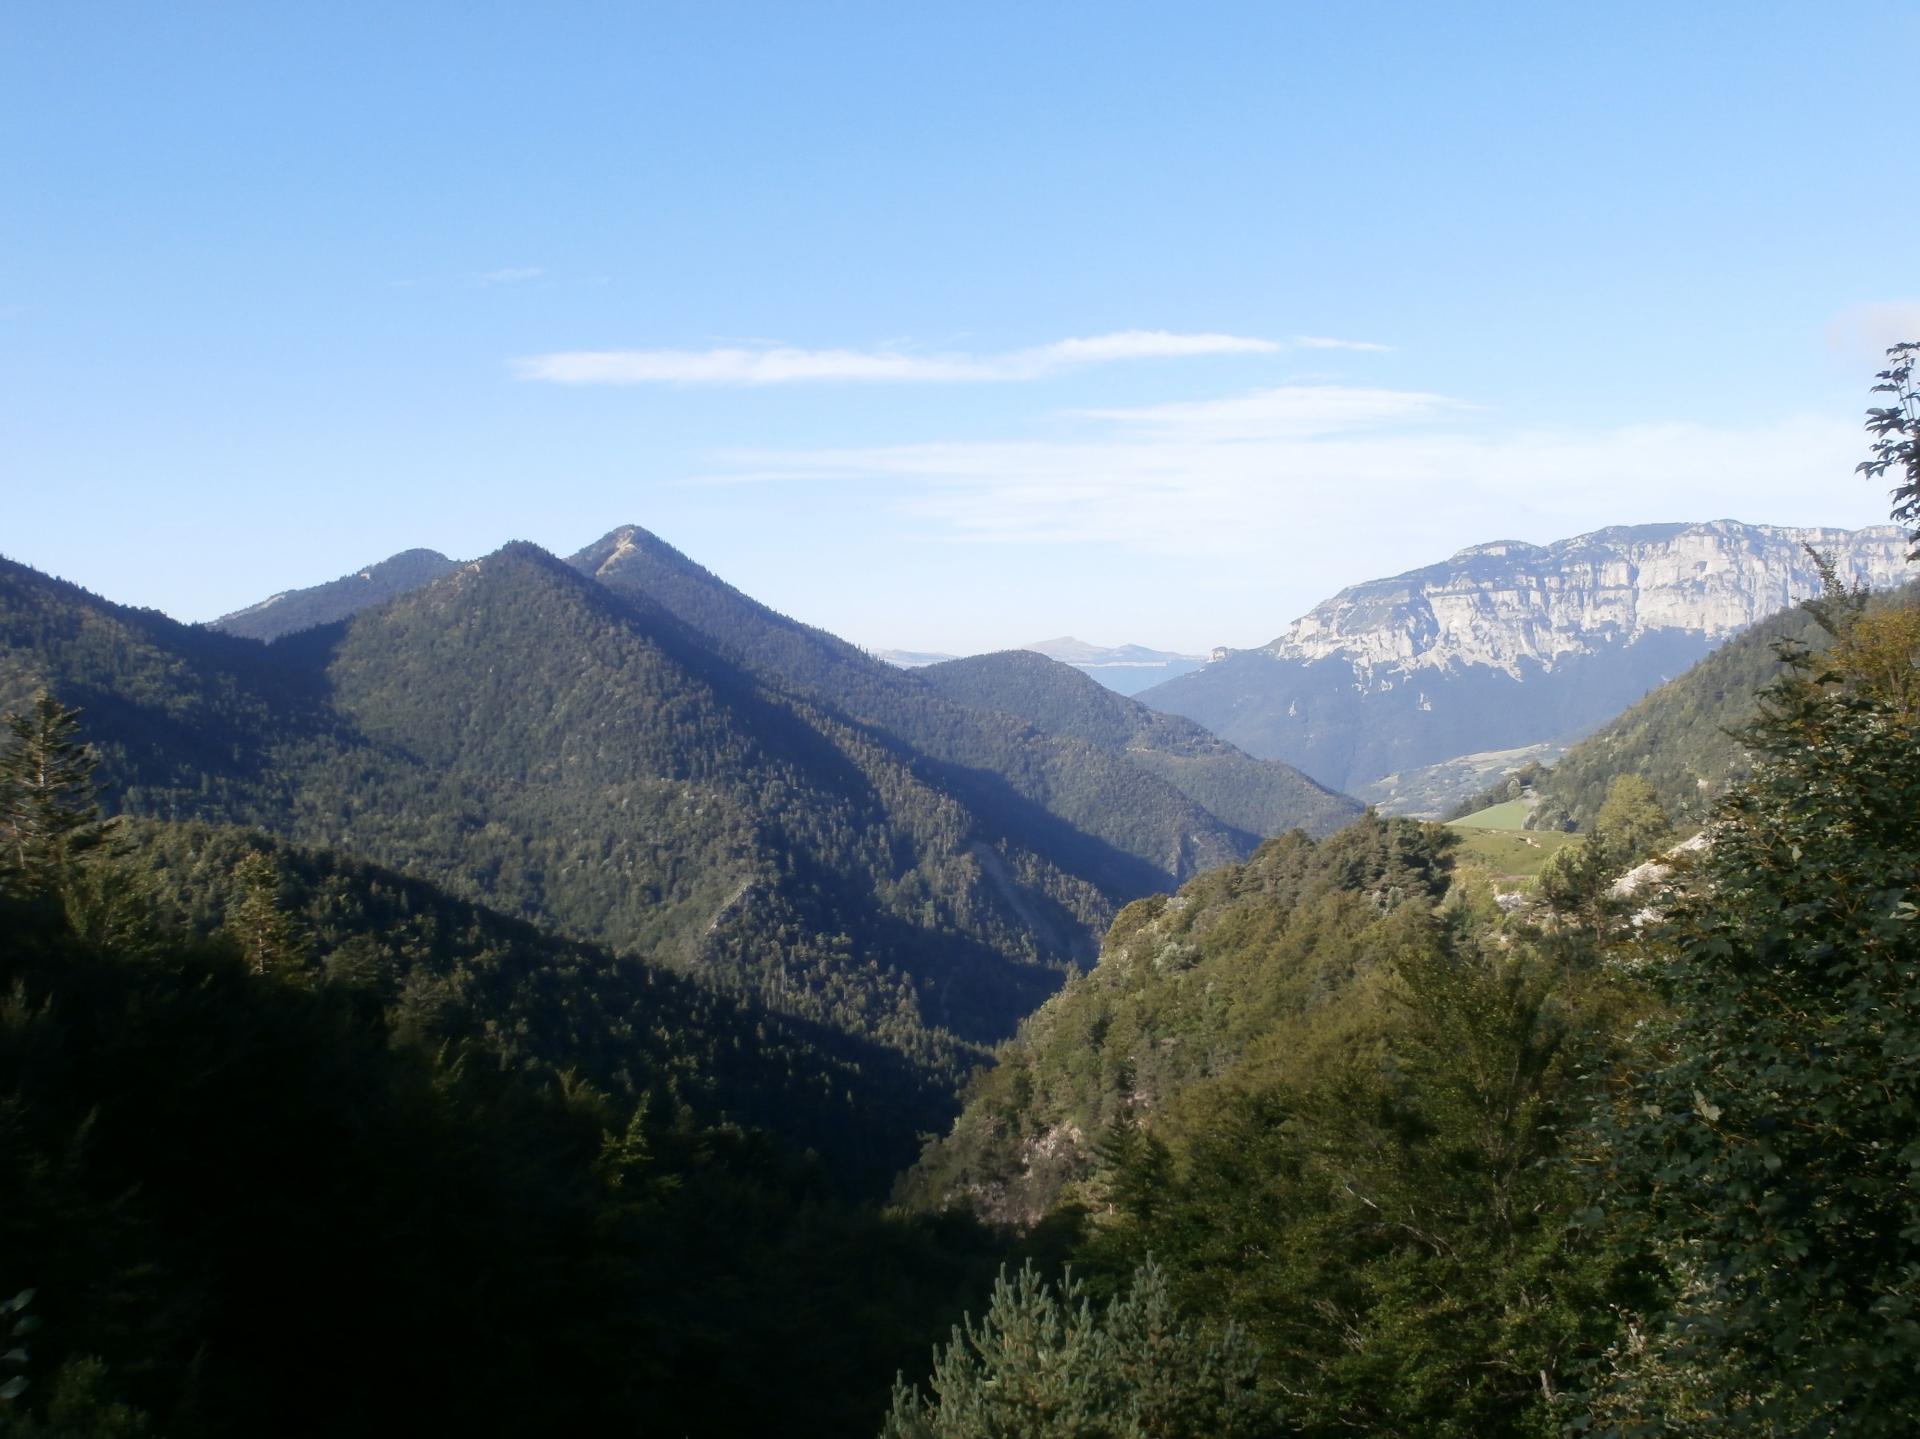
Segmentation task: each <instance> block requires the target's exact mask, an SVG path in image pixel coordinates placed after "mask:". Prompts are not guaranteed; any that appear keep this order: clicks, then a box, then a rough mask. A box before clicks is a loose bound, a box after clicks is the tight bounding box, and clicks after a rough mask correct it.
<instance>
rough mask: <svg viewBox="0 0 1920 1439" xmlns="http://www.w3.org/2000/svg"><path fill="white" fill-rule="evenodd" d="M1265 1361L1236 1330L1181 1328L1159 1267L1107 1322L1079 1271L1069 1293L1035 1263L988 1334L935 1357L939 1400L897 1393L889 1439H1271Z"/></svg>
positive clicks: (989, 1321) (994, 1303)
mask: <svg viewBox="0 0 1920 1439" xmlns="http://www.w3.org/2000/svg"><path fill="white" fill-rule="evenodd" d="M1257 1362H1258V1361H1257V1358H1256V1355H1255V1353H1254V1351H1253V1349H1252V1347H1251V1346H1250V1345H1249V1344H1248V1343H1247V1342H1246V1340H1245V1338H1244V1337H1243V1336H1242V1335H1241V1334H1240V1332H1239V1331H1238V1330H1236V1329H1235V1328H1234V1327H1233V1326H1231V1325H1229V1326H1227V1328H1226V1329H1225V1330H1224V1331H1223V1332H1222V1333H1220V1334H1219V1335H1218V1336H1217V1337H1213V1338H1209V1337H1207V1336H1205V1335H1204V1334H1202V1333H1201V1332H1200V1330H1199V1328H1198V1327H1197V1326H1192V1325H1189V1324H1185V1323H1182V1322H1181V1319H1180V1316H1179V1315H1178V1313H1177V1312H1176V1311H1175V1309H1174V1307H1173V1303H1172V1300H1171V1298H1170V1297H1169V1294H1168V1288H1167V1276H1166V1274H1165V1272H1164V1271H1163V1270H1162V1269H1161V1268H1160V1267H1159V1266H1158V1265H1157V1264H1154V1263H1153V1262H1152V1261H1151V1260H1149V1261H1148V1262H1147V1263H1146V1264H1145V1265H1143V1266H1142V1267H1141V1268H1140V1269H1139V1270H1138V1271H1137V1272H1136V1273H1135V1274H1134V1276H1133V1281H1132V1284H1131V1286H1130V1287H1129V1288H1128V1290H1127V1292H1126V1293H1125V1294H1124V1295H1122V1296H1119V1297H1116V1298H1115V1299H1114V1300H1113V1301H1112V1302H1111V1303H1110V1304H1108V1306H1107V1307H1106V1310H1105V1312H1104V1313H1097V1312H1096V1311H1095V1309H1094V1307H1093V1305H1092V1303H1091V1301H1090V1300H1089V1299H1088V1298H1087V1297H1086V1288H1085V1286H1084V1285H1083V1284H1081V1283H1080V1282H1079V1281H1077V1280H1075V1279H1074V1278H1073V1277H1072V1275H1071V1274H1069V1275H1068V1276H1067V1277H1066V1278H1065V1279H1064V1280H1063V1281H1062V1283H1061V1286H1060V1290H1059V1292H1058V1293H1055V1291H1054V1290H1053V1289H1051V1288H1050V1287H1049V1286H1047V1285H1046V1284H1044V1283H1043V1282H1042V1281H1041V1279H1040V1277H1039V1275H1038V1274H1037V1273H1036V1272H1035V1271H1034V1269H1033V1267H1032V1265H1031V1264H1029V1265H1027V1266H1026V1267H1024V1268H1022V1269H1021V1270H1020V1272H1019V1273H1018V1274H1016V1275H1015V1276H1014V1277H1013V1278H1012V1279H1009V1278H1008V1277H1007V1275H1006V1272H1005V1270H1002V1271H1001V1274H1000V1278H999V1279H998V1281H996V1283H995V1284H994V1287H993V1297H992V1299H991V1301H990V1302H989V1304H988V1307H987V1312H986V1314H985V1315H984V1316H983V1317H982V1318H981V1320H980V1322H979V1324H978V1325H976V1324H975V1323H974V1321H973V1318H972V1316H971V1315H969V1316H968V1317H967V1318H966V1320H965V1325H964V1328H956V1329H955V1330H954V1331H953V1338H952V1340H951V1342H950V1343H949V1344H948V1345H947V1346H946V1348H945V1349H944V1350H939V1351H936V1352H935V1355H934V1362H933V1375H932V1378H931V1379H930V1381H929V1387H930V1388H931V1390H932V1397H931V1398H930V1399H929V1398H928V1397H927V1396H926V1395H924V1394H923V1393H922V1392H921V1391H920V1390H919V1389H918V1388H914V1387H910V1386H908V1385H907V1383H906V1382H905V1380H904V1379H903V1380H901V1381H899V1382H898V1383H897V1384H896V1385H895V1387H894V1396H893V1410H892V1412H891V1413H890V1414H889V1415H888V1417H887V1422H886V1424H885V1426H884V1427H883V1428H882V1429H881V1431H880V1432H881V1436H882V1439H1002V1436H1012V1435H1019V1436H1021V1439H1185V1436H1189V1435H1201V1434H1204V1435H1208V1436H1214V1439H1238V1436H1246V1439H1252V1436H1255V1435H1263V1434H1267V1433H1270V1432H1271V1427H1272V1419H1273V1416H1272V1415H1271V1414H1270V1413H1269V1412H1268V1411H1267V1407H1266V1405H1265V1404H1263V1403H1262V1402H1261V1400H1260V1398H1259V1396H1258V1394H1257V1391H1256V1389H1255V1386H1254V1375H1255V1371H1256V1369H1257Z"/></svg>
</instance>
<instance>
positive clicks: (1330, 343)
mask: <svg viewBox="0 0 1920 1439" xmlns="http://www.w3.org/2000/svg"><path fill="white" fill-rule="evenodd" d="M1293 343H1294V344H1296V345H1298V346H1299V347H1300V348H1301V349H1303V350H1368V351H1371V352H1373V353H1375V354H1382V355H1384V354H1386V353H1387V352H1388V351H1390V350H1392V349H1393V346H1392V345H1381V344H1376V343H1375V342H1374V341H1372V340H1335V339H1332V338H1330V337H1328V336H1326V335H1295V336H1294V337H1293Z"/></svg>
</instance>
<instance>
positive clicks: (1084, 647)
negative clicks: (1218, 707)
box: [1020, 635, 1206, 695]
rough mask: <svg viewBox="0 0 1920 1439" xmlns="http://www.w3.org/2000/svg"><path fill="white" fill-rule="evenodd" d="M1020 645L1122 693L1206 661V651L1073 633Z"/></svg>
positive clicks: (1176, 674)
mask: <svg viewBox="0 0 1920 1439" xmlns="http://www.w3.org/2000/svg"><path fill="white" fill-rule="evenodd" d="M1020 648H1021V649H1023V650H1032V651H1033V652H1034V653H1035V654H1041V655H1045V656H1046V657H1047V658H1048V659H1050V660H1059V661H1060V662H1061V663H1062V664H1068V665H1072V666H1073V667H1074V668H1075V669H1077V670H1079V671H1080V672H1081V673H1082V674H1087V675H1091V676H1092V677H1093V678H1094V679H1097V680H1098V681H1100V683H1101V684H1103V685H1105V686H1106V687H1107V688H1108V689H1110V690H1113V691H1115V692H1117V693H1119V694H1123V695H1135V694H1139V693H1140V691H1142V690H1144V689H1149V688H1151V687H1152V686H1154V685H1157V684H1161V683H1163V682H1165V681H1167V680H1170V679H1173V678H1175V677H1176V676H1178V675H1183V674H1186V673H1188V672H1189V671H1191V670H1197V669H1199V668H1200V666H1201V665H1203V664H1205V663H1206V656H1205V655H1182V654H1175V653H1173V652H1172V651H1171V650H1150V649H1146V648H1144V647H1142V646H1140V645H1114V646H1112V647H1108V646H1105V645H1090V644H1088V643H1087V642H1086V641H1085V640H1077V639H1075V638H1073V636H1071V635H1063V636H1061V637H1060V638H1059V639H1057V640H1035V641H1034V642H1033V643H1032V644H1028V645H1022V646H1020Z"/></svg>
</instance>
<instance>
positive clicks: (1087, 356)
mask: <svg viewBox="0 0 1920 1439" xmlns="http://www.w3.org/2000/svg"><path fill="white" fill-rule="evenodd" d="M1335 345H1341V346H1345V347H1348V348H1355V349H1366V348H1377V347H1372V346H1367V345H1364V344H1361V343H1358V342H1355V343H1354V344H1352V345H1350V346H1347V345H1346V342H1341V341H1316V342H1314V343H1313V344H1312V345H1310V346H1308V347H1309V348H1328V347H1330V346H1335ZM1287 348H1289V346H1288V345H1285V344H1282V343H1281V342H1279V341H1277V340H1264V339H1258V338H1255V337H1252V336H1247V335H1224V334H1212V333H1203V334H1178V333H1174V332H1171V331H1167V330H1122V331H1118V332H1116V333H1114V334H1110V335H1093V336H1088V337H1085V338H1080V339H1067V340H1057V341H1055V342H1053V343H1052V344H1047V345H1036V346H1033V347H1031V348H1028V349H1023V350H1009V351H1005V352H1003V353H1000V354H990V355H969V354H915V353H912V352H910V351H905V350H896V349H869V350H851V349H832V350H809V349H802V348H799V347H797V346H791V345H767V346H753V347H748V346H741V345H735V346H724V347H718V348H714V349H707V350H563V351H558V352H555V353H552V354H546V355H529V356H527V357H525V358H523V359H519V360H516V361H514V362H513V368H514V372H515V374H516V375H518V376H519V378H521V379H523V380H536V381H543V382H546V383H549V384H560V385H658V384H678V385H784V384H820V383H840V384H980V383H1000V382H1008V381H1018V380H1037V379H1042V378H1045V377H1046V376H1048V375H1054V374H1058V373H1061V372H1062V371H1066V370H1072V369H1078V368H1080V367H1083V366H1087V365H1105V364H1114V363H1118V362H1121V361H1127V360H1167V359H1191V358H1196V357H1201V356H1220V355H1272V354H1279V353H1281V352H1282V351H1284V350H1286V349H1287Z"/></svg>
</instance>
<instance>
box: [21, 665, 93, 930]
mask: <svg viewBox="0 0 1920 1439" xmlns="http://www.w3.org/2000/svg"><path fill="white" fill-rule="evenodd" d="M6 730H7V739H6V747H5V748H4V749H0V887H4V888H7V889H10V890H13V891H14V892H16V893H20V894H25V895H30V896H32V895H48V894H52V893H54V892H56V891H58V890H59V889H60V888H61V887H62V886H63V885H64V884H65V882H66V881H67V879H68V878H69V877H70V876H71V875H73V874H74V873H75V872H76V871H78V870H79V869H80V868H81V867H82V866H83V865H84V864H85V863H86V862H87V861H88V860H89V859H90V858H92V857H93V856H94V854H95V852H96V851H98V850H99V849H100V847H101V846H102V845H103V844H105V843H106V842H107V840H108V838H109V836H110V835H111V833H112V828H113V826H112V823H111V821H104V820H102V819H101V818H100V808H99V805H98V803H97V802H96V800H95V795H94V785H93V767H94V759H93V756H92V754H91V753H90V752H89V750H88V748H87V746H86V745H85V744H84V743H83V742H82V741H81V740H80V738H79V731H80V717H79V714H78V712H77V711H74V710H71V709H68V708H67V707H66V706H65V705H63V704H61V703H60V702H59V701H58V700H56V699H55V698H54V697H53V696H52V695H51V694H49V693H48V692H47V691H46V690H44V689H43V690H40V691H39V692H38V693H36V694H35V695H34V697H33V701H32V707H31V709H30V710H28V711H27V712H26V713H24V714H10V715H8V716H7V718H6Z"/></svg>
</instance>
